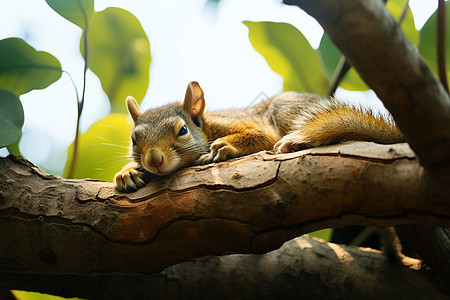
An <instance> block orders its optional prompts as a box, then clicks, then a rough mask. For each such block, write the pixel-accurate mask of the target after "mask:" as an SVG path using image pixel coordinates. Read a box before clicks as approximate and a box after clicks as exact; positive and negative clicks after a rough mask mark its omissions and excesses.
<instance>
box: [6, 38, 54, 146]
mask: <svg viewBox="0 0 450 300" xmlns="http://www.w3.org/2000/svg"><path fill="white" fill-rule="evenodd" d="M61 74H62V70H61V64H60V63H59V61H58V60H57V59H56V58H55V57H54V56H53V55H51V54H50V53H47V52H43V51H36V50H35V49H34V48H33V47H31V46H30V45H28V44H27V43H26V42H25V41H24V40H22V39H19V38H7V39H3V40H0V89H1V90H0V91H1V92H0V148H2V147H6V146H9V147H8V149H9V151H10V152H11V153H14V154H19V153H20V151H19V148H18V140H19V139H20V137H21V134H22V126H23V122H24V112H23V107H22V103H21V102H20V100H19V96H20V95H22V94H25V93H27V92H29V91H31V90H33V89H43V88H46V87H48V86H49V85H50V84H52V83H53V82H55V81H57V80H58V79H59V78H60V77H61Z"/></svg>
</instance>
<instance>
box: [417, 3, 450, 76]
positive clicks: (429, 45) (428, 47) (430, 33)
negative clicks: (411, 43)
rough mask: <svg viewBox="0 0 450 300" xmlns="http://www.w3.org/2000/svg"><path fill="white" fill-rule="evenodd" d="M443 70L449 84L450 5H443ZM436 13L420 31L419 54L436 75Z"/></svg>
mask: <svg viewBox="0 0 450 300" xmlns="http://www.w3.org/2000/svg"><path fill="white" fill-rule="evenodd" d="M445 15H446V20H445V29H446V30H445V69H446V70H447V78H448V80H449V84H450V30H449V28H450V3H448V2H447V3H446V4H445ZM436 20H437V11H435V12H434V13H433V15H431V17H430V18H429V19H428V20H427V22H426V23H425V24H424V25H423V27H422V30H421V31H420V45H419V52H420V54H421V55H422V57H423V58H424V60H425V61H426V63H427V64H428V66H429V67H430V69H431V70H432V71H433V72H434V73H435V74H438V64H437V50H436V49H437V38H436V36H437V27H436V26H437V25H436Z"/></svg>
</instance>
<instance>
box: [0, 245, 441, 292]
mask: <svg viewBox="0 0 450 300" xmlns="http://www.w3.org/2000/svg"><path fill="white" fill-rule="evenodd" d="M19 279H20V280H19ZM12 282H14V285H12V286H15V287H17V288H25V289H27V290H40V291H46V292H47V293H53V294H59V295H64V296H67V297H71V296H74V295H78V296H81V297H86V298H90V299H179V298H182V299H324V297H325V298H326V299H363V298H364V299H430V300H431V299H447V297H446V296H445V295H443V294H442V293H441V292H440V291H439V290H438V289H437V287H436V284H435V283H434V280H433V277H432V275H431V273H430V272H429V270H421V271H413V270H410V269H408V268H405V267H403V266H400V265H396V264H390V263H388V262H387V261H386V259H385V257H384V255H383V254H381V253H380V252H379V251H376V250H372V249H362V248H355V247H350V246H340V245H336V244H332V243H322V242H319V241H316V240H313V239H310V238H308V237H306V236H303V237H300V238H296V239H294V240H291V241H289V242H287V243H286V244H284V245H283V246H282V247H281V248H280V249H278V250H275V251H272V252H269V253H267V254H264V255H238V254H235V255H228V256H221V257H205V258H199V259H196V260H193V261H191V262H185V263H182V264H179V265H176V266H172V267H169V268H167V269H165V270H164V271H162V272H161V273H159V274H156V275H151V276H147V277H145V276H135V275H131V276H118V275H115V276H114V275H110V276H80V275H73V274H72V275H59V276H58V275H50V274H49V275H39V276H36V275H32V274H28V275H24V274H21V275H17V274H0V287H2V286H3V287H5V286H6V287H11V283H12Z"/></svg>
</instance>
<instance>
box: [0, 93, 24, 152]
mask: <svg viewBox="0 0 450 300" xmlns="http://www.w3.org/2000/svg"><path fill="white" fill-rule="evenodd" d="M23 121H24V116H23V107H22V103H20V100H19V97H17V95H16V94H14V93H12V92H10V91H8V90H0V148H2V147H5V146H8V145H11V144H13V143H15V142H16V141H17V140H18V139H19V138H20V135H21V133H22V126H23Z"/></svg>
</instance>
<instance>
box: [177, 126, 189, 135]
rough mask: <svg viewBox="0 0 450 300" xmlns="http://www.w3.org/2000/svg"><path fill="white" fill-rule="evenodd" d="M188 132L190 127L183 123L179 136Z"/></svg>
mask: <svg viewBox="0 0 450 300" xmlns="http://www.w3.org/2000/svg"><path fill="white" fill-rule="evenodd" d="M186 133H188V129H187V127H186V125H183V127H181V129H180V131H179V132H178V136H182V135H185V134H186Z"/></svg>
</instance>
